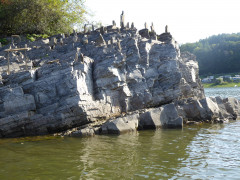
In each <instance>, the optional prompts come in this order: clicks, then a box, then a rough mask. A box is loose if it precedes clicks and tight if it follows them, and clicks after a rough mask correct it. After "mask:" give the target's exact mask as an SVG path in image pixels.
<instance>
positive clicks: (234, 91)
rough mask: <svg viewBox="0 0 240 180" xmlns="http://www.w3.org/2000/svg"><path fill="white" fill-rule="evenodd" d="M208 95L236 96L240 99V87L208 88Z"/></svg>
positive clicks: (206, 91)
mask: <svg viewBox="0 0 240 180" xmlns="http://www.w3.org/2000/svg"><path fill="white" fill-rule="evenodd" d="M205 95H206V96H214V97H215V96H221V97H223V98H226V97H235V98H237V99H239V100H240V87H229V88H206V89H205Z"/></svg>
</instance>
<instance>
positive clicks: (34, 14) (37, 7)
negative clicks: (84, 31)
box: [0, 0, 86, 35]
mask: <svg viewBox="0 0 240 180" xmlns="http://www.w3.org/2000/svg"><path fill="white" fill-rule="evenodd" d="M83 1H84V0H70V1H68V0H0V35H11V34H48V35H53V34H57V33H63V32H65V33H66V32H70V31H71V30H72V28H73V25H74V24H81V23H82V22H83V21H84V18H85V14H86V10H85V7H84V4H83V3H84V2H83Z"/></svg>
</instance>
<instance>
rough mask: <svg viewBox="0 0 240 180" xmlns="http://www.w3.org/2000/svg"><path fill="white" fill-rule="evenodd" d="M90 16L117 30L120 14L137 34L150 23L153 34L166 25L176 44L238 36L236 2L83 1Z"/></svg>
mask: <svg viewBox="0 0 240 180" xmlns="http://www.w3.org/2000/svg"><path fill="white" fill-rule="evenodd" d="M85 5H86V6H87V8H88V9H89V10H90V11H91V12H92V14H93V15H94V16H93V17H91V18H90V19H89V21H96V22H99V21H100V22H102V24H103V25H110V24H112V21H113V20H115V21H116V23H117V26H120V14H121V12H122V11H124V14H125V23H126V22H130V24H131V23H132V22H134V25H135V27H137V29H138V30H140V29H143V28H144V23H145V22H146V23H147V24H148V27H150V25H151V23H152V22H153V24H154V28H155V31H156V32H157V34H161V33H163V32H164V29H165V26H166V25H168V29H169V31H170V33H171V34H172V35H173V37H174V38H175V40H176V41H178V43H180V44H183V43H187V42H196V41H198V40H199V39H204V38H207V37H209V36H211V35H217V34H222V33H237V32H240V0H86V3H85Z"/></svg>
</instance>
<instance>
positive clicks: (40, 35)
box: [26, 34, 49, 42]
mask: <svg viewBox="0 0 240 180" xmlns="http://www.w3.org/2000/svg"><path fill="white" fill-rule="evenodd" d="M48 37H49V36H48V35H47V34H27V35H26V38H27V39H28V40H30V41H32V42H33V41H36V40H37V39H39V38H44V39H45V38H48Z"/></svg>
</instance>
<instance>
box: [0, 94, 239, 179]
mask: <svg viewBox="0 0 240 180" xmlns="http://www.w3.org/2000/svg"><path fill="white" fill-rule="evenodd" d="M208 91H209V90H206V93H209V92H210V93H211V90H210V91H209V92H208ZM223 91H226V90H223ZM227 92H228V91H227ZM223 95H224V94H223ZM223 95H222V96H223ZM236 96H238V94H236V95H235V97H236ZM239 174H240V121H234V122H231V123H229V124H224V125H223V124H212V125H210V124H205V125H201V126H187V127H184V128H183V129H169V130H157V131H151V130H149V131H139V132H136V133H132V134H123V135H120V136H95V137H89V138H66V137H65V138H61V137H52V136H43V137H31V138H18V139H0V179H1V180H2V179H3V180H4V179H11V180H15V179H16V180H21V179H23V180H28V179H29V180H33V179H36V180H38V179H43V180H45V179H53V180H55V179H56V180H59V179H69V180H75V179H172V180H173V179H239Z"/></svg>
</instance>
